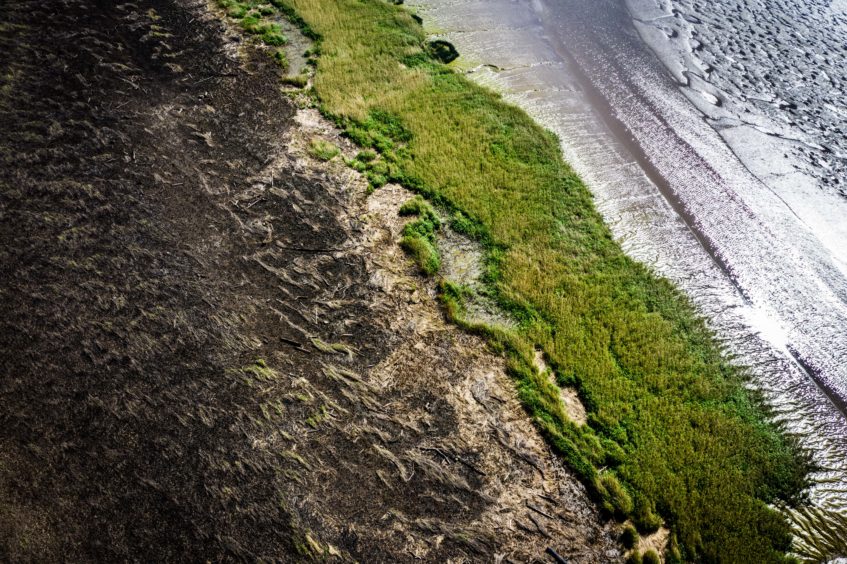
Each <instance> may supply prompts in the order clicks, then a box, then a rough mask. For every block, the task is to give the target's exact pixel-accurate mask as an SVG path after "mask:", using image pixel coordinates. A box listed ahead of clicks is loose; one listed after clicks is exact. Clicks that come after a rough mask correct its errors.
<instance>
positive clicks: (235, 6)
mask: <svg viewBox="0 0 847 564" xmlns="http://www.w3.org/2000/svg"><path fill="white" fill-rule="evenodd" d="M217 3H218V6H220V7H221V8H223V9H224V10H226V14H227V15H228V16H229V17H231V18H233V19H235V20H237V21H238V24H239V25H240V26H241V29H243V30H244V31H245V32H246V33H249V34H250V35H255V36H257V37H258V38H259V40H261V41H262V43H265V44H266V45H270V46H273V47H281V46H282V45H285V44H286V43H288V38H287V37H285V34H284V33H283V32H282V29H281V28H280V25H279V24H278V23H276V22H274V21H272V19H273V18H274V17H277V16H278V13H277V10H276V9H275V8H274V6H272V5H271V4H270V3H269V2H262V1H256V0H246V1H238V0H217ZM279 53H280V51H277V52H276V53H275V54H274V58H275V59H277V62H280V60H279V58H278V57H279V55H278V54H279ZM283 57H284V53H283ZM280 63H281V62H280ZM284 66H287V63H286V65H284Z"/></svg>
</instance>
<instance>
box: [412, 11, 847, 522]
mask: <svg viewBox="0 0 847 564" xmlns="http://www.w3.org/2000/svg"><path fill="white" fill-rule="evenodd" d="M409 3H410V4H411V5H412V7H413V8H414V9H415V10H416V11H417V12H418V13H419V14H420V15H421V16H422V17H423V19H424V24H425V26H426V27H427V29H428V30H429V32H430V33H431V34H433V35H438V36H439V37H445V38H446V39H448V40H450V41H451V42H453V43H454V44H455V45H456V46H457V48H458V50H459V52H460V53H461V57H460V58H459V59H458V60H457V61H456V63H454V65H456V66H457V67H458V68H459V69H461V70H464V71H466V72H467V73H468V75H469V76H470V77H471V78H472V79H474V80H476V81H478V82H480V83H483V84H486V85H488V86H490V87H492V88H493V89H495V90H498V91H500V92H502V93H503V94H504V96H505V97H506V98H507V99H508V100H510V101H512V102H514V103H516V104H518V105H520V106H521V107H523V108H524V109H525V110H526V111H527V112H528V113H530V115H532V116H533V117H534V118H536V119H537V120H538V121H539V122H540V123H542V124H543V125H545V126H546V127H548V128H549V129H551V130H552V131H554V132H555V133H556V134H557V135H558V136H559V137H560V139H561V140H562V148H563V151H564V154H565V157H566V159H567V160H568V161H569V162H570V163H571V164H572V165H573V166H574V168H575V169H576V170H577V172H579V173H580V175H582V177H583V178H584V179H585V180H586V182H587V184H588V185H589V188H590V189H591V190H592V192H593V193H594V195H595V200H596V203H597V206H598V208H599V210H600V211H601V213H602V214H603V215H604V217H605V218H606V220H607V222H608V223H609V224H610V225H611V227H612V229H613V231H614V233H615V235H616V236H617V237H618V238H619V239H620V240H621V242H622V244H623V245H624V247H625V249H626V250H627V252H629V253H630V254H631V255H632V256H634V257H635V258H637V259H639V260H641V261H643V262H645V263H647V264H649V265H651V266H652V267H653V268H654V269H655V270H656V271H657V272H659V273H660V274H662V275H665V276H667V277H668V278H670V279H672V280H673V281H675V282H676V283H677V284H679V285H680V286H681V287H682V288H683V289H684V290H685V291H686V293H687V294H688V295H689V296H690V297H691V298H692V300H693V301H694V302H695V304H696V305H697V306H698V307H699V309H700V310H701V311H702V312H703V313H704V315H705V316H706V317H707V318H708V319H709V320H710V323H711V325H712V327H714V328H715V330H716V331H717V333H718V335H719V337H720V338H721V339H723V340H725V341H726V343H727V346H728V349H729V351H730V352H731V353H732V354H734V355H737V357H738V360H739V362H740V363H742V364H746V365H749V366H751V373H752V375H753V382H752V385H753V386H754V387H755V388H757V389H759V390H761V391H762V392H763V393H764V394H765V396H766V397H767V399H768V401H769V403H770V404H771V405H772V406H773V408H774V412H775V416H776V417H777V418H778V419H780V420H782V421H784V422H785V423H786V425H787V427H788V428H789V430H790V431H791V432H792V433H796V434H797V435H799V436H800V438H801V440H802V442H803V444H804V445H805V446H807V447H808V448H810V449H811V450H813V451H814V454H815V459H816V461H817V462H818V463H819V464H820V465H821V466H822V467H823V468H824V470H823V471H822V472H820V473H818V474H816V475H815V476H813V478H814V479H815V481H816V484H815V486H814V491H813V498H814V499H815V500H816V501H817V502H819V503H823V504H830V505H833V506H835V507H845V506H847V428H846V427H845V420H844V414H843V411H842V410H843V408H844V406H845V399H847V368H845V367H847V335H845V331H844V328H845V327H847V307H845V302H847V279H845V275H844V268H843V263H842V257H840V255H839V254H838V252H837V251H838V250H839V249H840V248H841V246H839V244H838V243H840V242H843V241H844V240H845V238H844V237H843V234H842V233H841V232H840V231H839V229H838V227H837V225H836V224H835V223H833V222H832V221H830V220H827V221H824V220H823V219H820V220H815V219H814V216H813V214H812V212H814V213H817V214H818V216H819V217H824V218H833V217H836V216H837V215H838V210H839V209H840V208H839V206H840V205H841V203H840V202H841V199H840V197H836V196H837V194H835V192H833V191H832V190H829V191H827V190H820V189H817V188H814V187H808V186H807V187H806V188H804V189H805V190H806V192H800V191H799V190H798V192H797V193H790V194H786V193H780V192H779V190H777V189H776V188H775V187H774V186H771V185H769V184H766V183H765V182H763V181H762V179H761V178H757V176H756V175H755V173H756V172H757V171H758V169H757V168H756V166H759V165H755V163H753V164H751V163H748V162H742V160H740V159H739V158H738V155H737V154H736V152H735V151H734V150H733V147H731V146H729V145H727V143H726V142H725V138H728V137H729V136H732V135H734V136H735V137H737V138H739V139H741V141H742V142H746V143H748V144H749V143H753V142H755V141H756V139H755V138H754V137H753V136H752V134H749V132H748V131H747V129H744V128H742V127H737V128H735V129H734V130H729V129H726V130H725V131H722V133H723V134H724V137H721V135H720V134H719V133H718V131H717V130H716V129H715V128H714V127H713V124H710V123H709V122H707V121H706V120H705V116H704V114H703V113H702V112H701V111H700V109H698V107H697V106H695V105H694V104H692V103H691V101H690V100H689V97H690V93H688V96H687V95H686V93H683V92H682V91H681V90H680V88H679V84H678V82H677V81H676V80H675V79H674V76H673V74H672V73H670V72H668V71H667V69H666V68H665V67H664V66H663V65H662V63H661V62H660V61H659V60H658V59H657V58H656V56H655V55H654V53H653V52H652V51H651V50H650V49H649V48H648V46H647V45H646V44H645V43H644V41H643V40H642V38H641V36H640V35H639V33H638V31H637V30H636V28H635V26H634V24H633V22H632V18H631V14H630V13H629V12H628V10H627V8H626V6H624V5H623V3H622V2H617V1H614V0H601V1H598V2H592V3H584V2H577V1H575V0H574V1H570V0H557V1H556V2H553V1H548V0H526V1H524V0H521V1H517V2H512V1H505V0H497V1H486V2H482V1H478V0H413V1H412V2H409ZM701 99H703V100H706V98H704V97H703V96H701ZM713 105H714V104H713ZM715 107H718V108H719V107H721V106H715ZM748 129H749V128H748ZM742 142H740V143H741V144H742V145H743V144H744V143H742ZM742 156H743V155H742ZM754 165H755V166H754ZM761 166H764V165H761ZM769 166H771V168H773V166H774V165H769ZM780 178H782V177H780ZM785 178H788V177H785ZM789 185H790V183H786V184H785V185H784V186H783V188H784V187H785V186H789ZM811 190H814V193H812V192H810V191H811ZM810 194H812V195H810ZM789 197H793V198H795V199H796V200H799V201H802V202H803V204H804V205H805V206H806V208H808V209H809V210H812V212H804V211H802V209H801V208H800V207H799V206H793V205H792V204H793V203H794V202H792V201H789ZM798 210H800V211H798ZM840 216H841V217H844V214H843V213H842V214H840ZM833 225H834V226H835V227H833V228H832V229H829V228H828V227H830V226H833ZM842 246H843V248H845V249H847V244H844V245H842Z"/></svg>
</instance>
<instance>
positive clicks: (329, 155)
mask: <svg viewBox="0 0 847 564" xmlns="http://www.w3.org/2000/svg"><path fill="white" fill-rule="evenodd" d="M339 153H341V150H340V149H339V148H338V147H336V146H335V145H333V144H332V143H330V142H329V141H324V140H323V139H317V138H315V139H312V141H311V143H309V154H310V155H312V156H313V157H315V158H316V159H320V160H322V161H331V160H332V159H334V158H335V157H337V156H338V155H339Z"/></svg>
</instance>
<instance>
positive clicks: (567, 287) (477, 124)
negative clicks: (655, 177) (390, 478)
mask: <svg viewBox="0 0 847 564" xmlns="http://www.w3.org/2000/svg"><path fill="white" fill-rule="evenodd" d="M223 1H227V0H223ZM247 4H249V9H248V10H247V11H246V12H244V14H242V15H241V17H244V15H246V14H249V13H252V12H251V11H250V10H254V11H255V10H256V8H255V5H258V4H259V3H255V5H254V3H252V2H251V3H247ZM272 4H273V5H274V6H276V7H278V8H280V9H281V10H282V12H283V13H284V14H285V15H286V16H287V17H289V18H291V19H292V21H293V22H294V23H296V24H298V25H300V26H301V28H302V29H303V30H304V32H306V33H308V34H309V36H310V37H312V38H314V39H316V40H317V41H318V49H317V50H318V51H319V53H320V57H319V58H318V60H317V63H316V72H315V76H314V82H313V86H314V90H315V94H316V96H317V98H318V101H319V103H320V107H321V109H322V111H323V112H324V114H325V115H327V116H329V117H330V118H331V119H333V120H335V122H336V123H337V124H338V125H339V126H340V127H341V128H342V129H343V130H344V131H345V132H346V134H347V135H348V136H349V137H350V138H351V139H352V140H353V141H355V142H356V143H358V144H359V145H360V146H361V147H362V149H364V150H367V151H370V152H371V153H373V158H371V159H369V160H367V161H366V160H364V159H363V160H358V159H357V162H359V163H360V165H359V166H361V167H362V170H363V171H366V173H369V179H371V182H372V186H376V185H377V184H379V183H380V182H382V183H384V181H394V182H398V183H400V184H402V185H404V186H406V187H408V188H410V189H412V190H415V191H417V192H418V193H419V194H421V195H422V196H424V197H426V198H427V199H428V200H430V201H432V202H434V203H436V204H437V205H438V206H439V207H440V208H443V209H447V210H449V211H450V212H451V214H452V217H453V218H454V219H453V220H452V222H451V223H452V224H453V225H454V226H456V228H457V229H458V230H461V231H462V232H464V233H467V234H469V235H471V236H473V237H475V238H476V239H477V240H479V241H480V242H481V243H482V244H483V245H484V246H485V248H486V251H487V261H488V263H487V273H486V275H485V281H486V282H487V284H488V286H489V290H488V291H489V293H490V295H491V296H492V297H493V298H494V299H496V301H497V302H498V303H499V304H500V306H501V307H502V308H503V309H504V310H506V311H507V313H508V314H509V315H510V317H512V318H513V319H515V320H517V321H518V327H517V329H515V330H511V329H503V328H496V327H486V326H484V325H481V324H473V325H471V324H469V323H465V322H464V321H463V319H462V305H461V300H462V296H463V293H462V292H461V291H459V290H457V289H456V288H453V287H452V286H451V285H449V284H442V285H441V286H442V288H443V289H444V293H443V294H442V299H443V300H444V303H445V305H446V306H447V310H448V312H449V313H450V315H451V316H452V317H453V318H454V319H456V321H457V322H459V323H460V324H461V325H463V326H464V327H466V328H467V329H470V330H473V331H475V332H478V333H482V334H485V335H487V336H488V337H489V339H490V342H491V343H492V346H493V347H494V348H495V349H496V350H499V351H501V352H503V353H504V354H505V355H506V357H507V359H508V366H509V369H510V373H511V374H512V376H513V378H514V380H515V383H516V385H517V389H518V392H519V395H520V397H521V399H522V401H523V403H524V405H525V407H526V409H527V411H528V412H529V413H530V414H531V416H532V417H533V419H534V421H535V422H536V424H537V426H538V428H539V429H540V431H541V432H542V434H543V435H544V436H545V437H546V438H547V439H548V440H549V442H550V444H551V445H552V446H553V448H554V449H555V450H556V451H557V452H558V453H559V454H560V455H561V456H563V458H564V459H565V461H566V462H567V463H568V465H569V466H570V467H571V469H572V470H573V471H574V472H575V473H576V474H577V475H578V476H579V477H580V478H581V479H582V481H583V482H584V483H585V485H586V486H587V488H588V490H589V492H590V493H591V495H592V496H594V498H595V499H596V500H597V502H598V504H599V506H600V507H601V508H603V509H604V510H606V511H607V512H608V513H609V514H612V515H614V516H615V517H616V518H618V519H624V518H627V517H630V518H632V520H633V522H634V523H635V524H636V526H637V527H638V528H639V529H640V530H642V531H645V532H646V531H651V530H655V529H656V528H657V527H658V526H659V524H660V523H661V520H662V519H663V520H664V522H665V523H666V524H667V526H668V527H669V528H671V530H672V532H673V538H674V539H675V540H674V549H675V550H676V547H677V546H678V548H679V550H680V551H681V553H682V556H683V557H684V558H685V559H686V560H695V561H703V562H780V561H785V560H786V556H785V554H786V551H787V550H789V548H790V545H791V536H790V528H789V525H788V523H787V522H786V519H785V518H784V517H783V515H782V514H780V513H778V512H777V511H775V510H773V509H772V508H771V507H770V505H771V504H785V505H788V506H793V505H796V504H798V503H799V502H801V501H802V494H801V492H802V490H803V489H804V487H805V485H806V475H807V472H808V470H809V464H808V462H807V459H806V457H805V456H803V455H802V454H801V453H800V452H799V451H798V449H797V447H796V446H795V444H794V443H792V442H791V441H790V440H789V439H788V438H786V437H785V436H784V435H782V434H781V433H780V432H779V430H778V429H777V428H776V427H775V426H774V425H772V424H770V423H768V422H767V417H766V415H767V414H766V413H765V411H764V408H763V407H762V404H761V402H760V400H759V399H758V398H757V397H756V396H755V395H754V394H752V393H751V392H748V391H746V390H745V387H744V374H743V373H742V372H741V371H740V370H739V369H737V368H735V367H733V366H732V365H731V364H729V362H728V361H727V360H726V359H725V358H724V357H723V356H722V354H721V350H720V347H719V345H718V344H717V343H716V341H715V339H714V337H713V336H712V335H711V333H710V332H709V331H708V329H707V328H706V326H705V324H704V323H703V321H702V320H701V319H700V318H699V317H698V315H697V314H696V312H695V311H694V310H693V309H692V307H691V305H690V304H689V302H688V301H687V300H686V299H685V298H684V297H683V296H682V295H681V293H680V292H679V291H677V290H676V289H675V288H674V287H673V286H672V285H671V284H670V283H669V282H668V281H666V280H664V279H661V278H659V277H657V276H656V275H654V274H653V273H651V272H650V271H649V270H648V269H647V268H646V267H644V266H643V265H641V264H639V263H636V262H634V261H633V260H631V259H629V258H628V257H627V256H626V255H625V254H624V253H623V252H622V250H621V248H620V246H619V245H618V244H617V243H616V242H615V241H614V239H613V238H612V235H611V233H610V231H609V229H608V228H607V227H606V226H605V225H604V223H603V221H602V219H601V217H600V216H599V214H598V213H597V211H596V210H595V208H594V204H593V201H592V198H591V194H590V193H589V191H588V189H587V188H586V187H585V185H584V184H583V183H582V181H581V180H580V179H579V178H578V177H577V176H576V174H575V173H574V172H573V171H572V170H571V169H570V168H569V167H568V165H567V164H566V163H565V162H564V161H563V159H562V155H561V152H560V149H559V144H558V140H557V139H556V138H555V136H554V135H553V134H551V133H550V132H548V131H546V130H544V129H542V128H541V127H539V126H538V125H537V124H535V123H534V122H533V121H532V120H531V119H530V118H529V117H528V116H527V115H526V114H525V113H524V112H522V111H521V110H519V109H517V108H515V107H513V106H510V105H508V104H506V103H504V102H503V101H502V100H501V99H500V97H499V96H498V95H497V94H495V93H492V92H490V91H488V90H486V89H484V88H481V87H479V86H476V85H474V84H472V83H471V82H469V81H468V80H466V79H464V78H463V77H461V76H459V75H458V74H456V73H454V72H452V71H451V70H450V69H449V68H448V67H446V66H444V65H442V64H441V63H439V62H438V61H436V60H435V59H433V58H432V55H431V51H430V50H429V49H428V48H427V44H426V41H425V37H424V33H423V31H422V29H421V27H420V25H419V24H418V23H417V22H416V21H415V20H414V19H413V18H412V16H411V15H410V14H409V13H408V12H407V11H405V10H404V9H403V8H402V7H397V6H394V5H393V4H391V3H388V2H384V1H383V0H273V2H272ZM238 6H240V4H239V5H238ZM238 6H231V7H230V8H229V10H230V15H233V14H232V11H233V10H235V11H240V8H239V7H238ZM233 17H236V16H233ZM375 163H379V164H378V166H379V169H378V170H377V169H375V168H374V167H375V166H377V165H376V164H375ZM371 177H373V178H371ZM374 181H376V182H374ZM417 215H418V219H417V220H415V221H413V222H412V223H411V224H410V225H413V226H414V227H410V228H409V230H410V231H409V233H404V239H405V237H409V241H408V242H407V243H406V244H405V245H404V246H406V247H407V249H409V250H410V252H411V253H412V254H413V255H415V256H416V258H417V260H418V262H419V264H423V265H426V264H429V263H430V262H432V265H431V266H430V267H425V266H422V268H423V269H425V270H426V268H431V270H433V271H435V270H437V268H436V266H435V264H434V258H433V256H431V253H432V252H434V247H433V248H431V249H430V248H428V247H427V246H426V245H427V244H429V245H430V246H431V244H432V241H433V240H432V237H431V236H432V234H433V233H434V232H435V230H436V229H437V227H436V226H435V224H431V225H430V226H427V225H425V223H426V220H425V218H424V217H423V216H424V215H425V214H423V213H418V214H417ZM435 257H436V258H437V255H435ZM536 349H541V350H543V351H544V353H545V358H547V359H549V364H550V366H551V368H552V369H553V370H554V371H555V374H556V378H557V381H558V382H559V383H560V384H568V385H572V386H575V387H576V388H577V389H578V391H579V394H580V398H581V399H582V401H583V403H584V404H585V406H586V408H587V410H588V412H589V422H588V425H585V426H577V425H576V424H574V423H573V422H571V421H570V420H569V419H568V417H567V415H566V413H565V412H564V410H563V409H562V406H561V402H560V401H559V398H558V390H557V389H556V387H555V386H554V385H553V384H552V383H551V382H550V380H549V379H548V378H547V377H546V376H544V375H541V374H539V372H538V370H537V369H536V368H535V366H534V364H533V356H534V353H535V350H536Z"/></svg>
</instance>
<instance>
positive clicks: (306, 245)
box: [0, 0, 619, 562]
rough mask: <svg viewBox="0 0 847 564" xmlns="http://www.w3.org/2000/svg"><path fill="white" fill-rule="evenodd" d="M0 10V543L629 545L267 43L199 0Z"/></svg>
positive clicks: (232, 547) (91, 551) (367, 552)
mask: <svg viewBox="0 0 847 564" xmlns="http://www.w3.org/2000/svg"><path fill="white" fill-rule="evenodd" d="M0 25H2V29H3V31H4V32H3V34H2V38H0V61H2V67H3V69H4V71H3V77H2V83H0V122H2V123H3V125H4V127H3V128H2V129H1V130H0V158H2V167H0V170H2V172H0V175H1V176H0V269H2V272H0V313H2V315H0V366H2V369H0V370H2V372H0V560H4V561H30V560H38V561H60V560H72V561H113V560H137V561H150V560H191V561H195V560H197V561H200V560H204V561H205V560H210V561H211V560H215V561H216V560H238V559H246V560H255V559H258V558H261V559H265V560H276V561H292V560H297V559H307V558H313V557H318V556H322V557H329V558H330V559H335V560H360V561H391V562H397V561H412V560H415V559H423V560H425V561H446V560H448V559H453V560H454V561H462V560H502V561H508V560H513V561H529V560H533V559H536V558H540V557H542V555H543V553H544V549H545V548H546V547H548V546H551V547H553V548H555V549H556V550H557V551H559V553H561V554H562V555H564V556H566V557H568V558H569V560H571V561H576V562H579V561H582V562H596V561H601V560H603V561H605V560H615V559H618V558H619V553H618V552H617V548H616V545H615V544H614V543H613V542H612V540H611V536H612V535H613V533H614V532H613V531H612V530H611V529H610V526H608V525H604V524H603V523H602V521H601V520H600V518H599V516H598V515H597V512H596V509H595V508H594V507H593V506H592V504H591V503H589V502H588V500H587V498H586V495H585V493H584V490H583V488H582V487H581V486H580V485H579V484H578V483H577V482H576V480H575V479H574V478H573V477H572V476H571V475H570V474H569V473H568V472H567V471H566V470H565V469H564V468H563V467H562V466H561V465H560V464H559V463H558V462H557V461H556V460H555V459H554V458H553V457H552V456H551V455H550V453H549V452H548V450H547V448H546V447H545V446H544V444H543V442H542V441H541V440H540V439H539V437H538V435H537V434H536V433H535V432H534V431H533V430H532V427H531V425H530V423H529V420H528V418H527V417H526V415H525V414H524V413H523V411H522V410H521V409H520V407H519V404H518V401H517V399H516V397H515V394H514V392H513V390H512V385H511V383H510V382H509V381H508V379H507V378H506V376H505V374H504V371H503V366H502V363H501V361H500V359H499V358H497V357H495V356H493V355H491V354H490V353H488V352H486V350H485V348H484V345H483V344H482V343H481V342H480V341H479V340H478V339H476V338H474V337H471V336H468V335H465V334H462V333H460V332H459V331H457V330H456V329H455V328H453V327H451V326H448V325H446V324H445V322H444V320H443V317H442V314H441V312H440V311H439V310H438V308H437V307H436V306H435V304H434V301H433V300H432V297H433V294H434V288H433V287H432V285H431V283H425V282H424V281H423V280H422V279H420V278H418V277H417V276H416V275H415V274H414V273H415V270H414V267H413V266H412V265H411V264H410V263H409V261H408V259H407V258H406V257H405V256H404V255H403V254H402V252H401V251H400V250H399V248H398V246H397V239H398V237H399V232H400V229H401V228H402V224H401V222H400V219H399V218H398V216H397V210H398V208H399V206H400V205H401V204H402V203H403V201H404V200H405V199H406V198H407V197H408V194H406V193H404V192H403V191H402V190H400V189H399V188H392V187H390V186H389V187H386V188H385V189H383V190H381V191H379V192H377V193H376V194H374V195H373V196H371V197H370V198H366V197H365V192H366V182H365V181H363V180H362V179H360V178H359V177H358V176H357V175H356V174H355V173H353V172H352V171H350V170H348V169H347V168H346V167H344V166H343V165H342V164H341V163H340V162H339V159H336V160H334V161H331V162H329V163H321V162H320V161H317V160H314V159H312V158H311V157H309V156H308V147H309V144H310V142H311V141H312V139H313V138H314V137H321V138H325V139H327V140H329V141H332V142H334V143H336V144H338V145H341V146H342V149H343V150H344V151H345V152H347V153H348V156H351V154H352V151H353V149H352V147H349V146H346V145H345V143H344V141H343V140H341V139H339V138H338V136H337V133H336V132H335V131H333V130H332V129H331V128H330V127H329V126H328V125H327V124H325V123H323V122H322V121H321V120H320V119H319V117H318V116H317V114H316V113H315V112H314V111H312V110H302V109H301V110H298V109H297V107H296V105H295V104H294V103H293V102H292V101H291V100H289V98H288V97H286V96H285V95H283V94H282V93H281V92H280V88H279V78H280V70H279V69H278V67H277V66H276V65H274V64H273V62H272V61H271V60H270V59H269V58H268V57H266V56H265V54H264V53H259V52H257V50H256V49H255V48H253V47H251V46H250V45H249V44H248V42H247V41H245V40H244V39H243V38H241V36H240V35H239V34H238V33H236V32H234V31H232V30H227V29H226V28H225V27H224V26H222V25H221V24H220V22H219V20H218V19H216V18H215V17H213V16H211V15H210V13H209V8H208V6H207V5H206V4H205V3H202V2H200V3H198V2H158V1H157V2H154V1H142V2H137V3H133V4H117V5H112V4H104V3H99V2H94V1H93V0H92V1H87V0H76V1H74V0H68V1H65V2H55V3H46V4H45V3H36V2H11V3H6V4H4V5H3V6H2V8H0ZM46 38H49V40H46Z"/></svg>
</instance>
